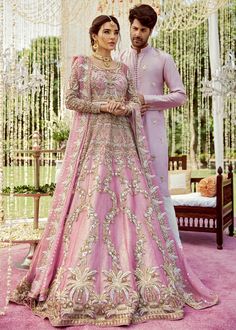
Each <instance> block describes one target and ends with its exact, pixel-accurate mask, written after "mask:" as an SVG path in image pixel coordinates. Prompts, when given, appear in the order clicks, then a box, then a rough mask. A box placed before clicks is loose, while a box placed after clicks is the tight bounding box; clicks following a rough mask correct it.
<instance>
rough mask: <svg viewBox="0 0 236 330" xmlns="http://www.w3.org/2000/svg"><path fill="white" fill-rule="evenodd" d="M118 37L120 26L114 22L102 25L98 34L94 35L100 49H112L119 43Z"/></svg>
mask: <svg viewBox="0 0 236 330" xmlns="http://www.w3.org/2000/svg"><path fill="white" fill-rule="evenodd" d="M118 37H119V30H118V26H117V25H116V24H115V23H114V22H106V23H104V24H103V25H102V26H101V27H100V30H99V31H98V34H97V35H96V34H95V35H94V40H95V41H97V43H98V50H99V49H100V50H101V49H104V50H109V51H112V50H113V49H114V48H115V46H116V44H117V41H118Z"/></svg>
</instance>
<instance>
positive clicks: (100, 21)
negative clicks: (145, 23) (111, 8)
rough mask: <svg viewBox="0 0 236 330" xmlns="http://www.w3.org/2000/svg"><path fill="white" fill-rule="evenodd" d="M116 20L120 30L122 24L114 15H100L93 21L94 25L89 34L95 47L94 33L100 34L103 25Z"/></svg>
mask: <svg viewBox="0 0 236 330" xmlns="http://www.w3.org/2000/svg"><path fill="white" fill-rule="evenodd" d="M111 21H112V22H114V23H115V24H116V25H117V28H118V31H120V24H119V22H118V20H117V19H116V18H115V17H114V16H112V15H109V16H108V15H100V16H97V17H96V18H95V19H94V20H93V22H92V25H91V27H90V29H89V35H90V41H91V45H92V47H93V45H94V39H93V34H96V35H97V34H98V32H99V30H100V28H101V26H102V25H103V24H105V23H107V22H111Z"/></svg>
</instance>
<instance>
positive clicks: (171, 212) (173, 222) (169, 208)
mask: <svg viewBox="0 0 236 330" xmlns="http://www.w3.org/2000/svg"><path fill="white" fill-rule="evenodd" d="M163 199H164V205H165V210H166V213H167V217H168V220H169V226H170V229H171V230H172V233H173V235H174V238H175V240H176V243H177V244H178V246H179V247H182V243H181V241H180V237H179V229H178V224H177V219H176V215H175V209H174V205H173V202H172V199H171V197H163Z"/></svg>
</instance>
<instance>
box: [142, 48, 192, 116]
mask: <svg viewBox="0 0 236 330" xmlns="http://www.w3.org/2000/svg"><path fill="white" fill-rule="evenodd" d="M163 78H164V82H165V83H166V85H167V87H168V88H169V93H168V94H165V95H144V100H145V103H147V104H150V105H151V106H153V107H154V108H151V109H150V110H165V109H169V108H174V107H178V106H180V105H183V104H184V103H185V102H186V99H187V97H186V92H185V88H184V86H183V83H182V80H181V77H180V75H179V72H178V70H177V68H176V65H175V62H174V60H173V58H172V56H171V55H169V54H168V55H167V56H166V61H165V64H164V68H163Z"/></svg>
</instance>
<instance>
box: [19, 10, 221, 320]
mask: <svg viewBox="0 0 236 330" xmlns="http://www.w3.org/2000/svg"><path fill="white" fill-rule="evenodd" d="M119 30H120V27H119V23H118V21H117V19H116V18H115V17H113V16H105V15H101V16H99V17H97V18H95V20H94V21H93V23H92V26H91V28H90V38H91V44H92V47H93V50H94V52H93V55H92V56H91V57H85V56H78V57H76V58H75V59H74V63H73V67H72V74H71V78H70V83H69V88H68V91H67V95H66V106H67V108H69V109H71V110H74V111H75V116H74V121H73V127H72V129H71V133H70V137H69V140H68V143H67V150H66V154H65V160H64V163H63V167H62V171H61V175H60V179H59V182H58V184H57V187H56V191H55V194H54V199H53V204H52V208H51V212H50V215H49V219H48V224H47V227H46V229H45V232H44V235H43V237H42V240H41V242H40V244H39V245H38V247H37V250H36V252H35V255H34V258H33V260H32V264H31V268H30V270H29V272H28V273H27V274H26V276H25V277H24V279H23V280H22V282H21V283H20V284H19V285H18V287H17V288H16V290H15V291H14V293H13V295H12V300H13V301H15V302H16V303H20V304H27V305H28V306H30V307H31V308H32V310H33V312H34V313H36V314H38V315H40V316H42V317H47V318H49V319H50V321H51V323H52V325H54V326H66V325H82V324H94V325H99V326H119V325H127V324H130V323H138V322H143V321H146V320H148V319H163V318H166V319H173V320H174V319H180V318H182V317H183V306H184V305H185V304H188V305H190V306H192V307H193V308H196V309H201V308H205V307H209V306H212V305H214V304H215V303H217V296H216V295H215V294H213V293H212V292H210V291H209V290H208V289H207V288H205V287H204V286H203V284H202V283H201V282H200V281H199V280H198V279H197V278H196V277H195V276H194V275H193V274H192V273H191V271H190V270H189V269H187V265H186V263H185V260H184V257H183V256H182V251H181V250H180V249H179V248H178V246H177V244H176V243H175V241H174V240H173V237H172V233H171V232H170V230H169V227H168V225H167V223H168V222H167V219H166V214H165V212H164V209H163V203H162V198H161V196H160V193H159V188H158V186H157V185H156V183H155V181H154V180H155V177H154V176H153V175H152V169H151V165H150V162H149V153H148V151H147V148H146V142H145V139H144V135H143V127H142V123H141V117H140V110H139V106H140V104H139V100H138V97H137V94H136V91H135V89H134V85H133V82H132V79H131V78H130V74H129V71H128V69H127V67H126V66H125V65H123V64H121V63H118V62H115V61H113V60H112V58H111V51H112V50H113V49H114V48H115V46H116V43H117V41H118V37H119Z"/></svg>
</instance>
